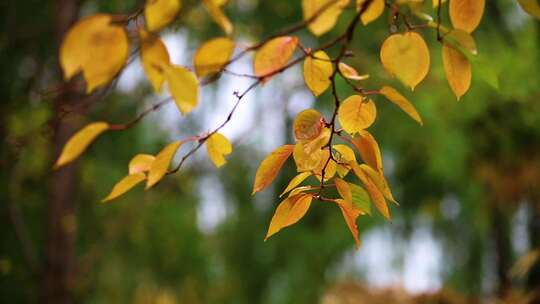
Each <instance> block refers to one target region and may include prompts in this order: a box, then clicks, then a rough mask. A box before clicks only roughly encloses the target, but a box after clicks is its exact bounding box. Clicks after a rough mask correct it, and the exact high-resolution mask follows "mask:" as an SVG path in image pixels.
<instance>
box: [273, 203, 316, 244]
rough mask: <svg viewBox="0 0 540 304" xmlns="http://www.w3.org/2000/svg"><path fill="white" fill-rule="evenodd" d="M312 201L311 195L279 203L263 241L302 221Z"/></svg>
mask: <svg viewBox="0 0 540 304" xmlns="http://www.w3.org/2000/svg"><path fill="white" fill-rule="evenodd" d="M312 199H313V197H312V196H311V194H298V195H295V196H292V197H288V198H286V199H285V200H284V201H283V202H281V203H280V204H279V206H278V207H277V209H276V212H275V213H274V216H273V217H272V220H271V221H270V226H269V227H268V232H267V233H266V237H265V238H264V240H265V241H266V240H267V239H268V238H269V237H271V236H272V235H274V234H276V233H277V232H279V231H280V230H281V229H283V228H285V227H288V226H291V225H293V224H295V223H296V222H298V221H299V220H300V219H302V217H304V215H305V214H306V213H307V211H308V210H309V207H310V206H311V201H312Z"/></svg>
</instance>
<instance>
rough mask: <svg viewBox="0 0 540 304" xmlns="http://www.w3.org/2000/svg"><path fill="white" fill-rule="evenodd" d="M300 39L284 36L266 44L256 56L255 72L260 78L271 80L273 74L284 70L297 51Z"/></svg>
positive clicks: (254, 62)
mask: <svg viewBox="0 0 540 304" xmlns="http://www.w3.org/2000/svg"><path fill="white" fill-rule="evenodd" d="M297 44H298V38H296V37H291V36H282V37H278V38H274V39H272V40H270V41H268V42H267V43H265V44H264V45H263V46H262V47H261V49H259V50H258V51H257V53H256V54H255V59H254V61H253V71H254V73H255V75H257V76H259V77H265V78H266V80H268V79H270V78H271V77H272V76H273V75H271V74H273V73H275V72H277V71H278V70H279V69H281V68H283V67H284V66H285V65H287V62H289V59H290V58H291V56H292V55H293V53H294V50H295V49H296V45H297Z"/></svg>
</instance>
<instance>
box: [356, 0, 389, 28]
mask: <svg viewBox="0 0 540 304" xmlns="http://www.w3.org/2000/svg"><path fill="white" fill-rule="evenodd" d="M366 1H367V0H356V7H357V9H358V10H360V9H361V8H362V6H363V5H364V2H366ZM383 12H384V0H373V1H372V2H371V3H370V4H369V7H368V8H367V9H366V10H365V11H364V13H363V14H362V16H360V20H361V21H362V23H363V24H364V25H367V24H368V23H370V22H372V21H375V20H376V19H377V18H379V17H380V16H381V15H382V13H383Z"/></svg>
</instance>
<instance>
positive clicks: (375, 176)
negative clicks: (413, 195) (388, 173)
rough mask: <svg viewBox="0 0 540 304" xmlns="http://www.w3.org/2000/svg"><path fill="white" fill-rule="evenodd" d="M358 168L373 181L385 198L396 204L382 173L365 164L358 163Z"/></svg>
mask: <svg viewBox="0 0 540 304" xmlns="http://www.w3.org/2000/svg"><path fill="white" fill-rule="evenodd" d="M360 168H361V169H362V170H363V171H364V173H366V174H367V176H368V177H369V178H370V179H371V180H372V181H373V183H374V184H375V185H376V186H377V188H378V189H379V191H381V192H382V194H383V195H384V197H385V198H386V199H387V200H389V201H391V202H393V203H395V204H396V205H397V204H398V203H397V201H396V200H395V199H394V196H393V195H392V191H391V189H390V186H389V185H388V182H387V181H386V178H384V175H383V174H382V173H380V172H377V171H375V169H373V168H371V167H370V166H368V165H365V164H362V165H360Z"/></svg>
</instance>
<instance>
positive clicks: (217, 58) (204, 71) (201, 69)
mask: <svg viewBox="0 0 540 304" xmlns="http://www.w3.org/2000/svg"><path fill="white" fill-rule="evenodd" d="M233 51H234V41H232V40H231V39H229V38H227V37H220V38H214V39H211V40H208V41H206V42H205V43H203V45H201V46H200V47H199V48H198V49H197V51H196V52H195V55H194V56H193V65H194V66H195V73H197V76H199V77H205V76H208V75H210V74H214V73H217V72H219V71H221V69H222V68H223V66H225V64H227V63H228V62H229V60H230V59H231V56H232V54H233Z"/></svg>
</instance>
